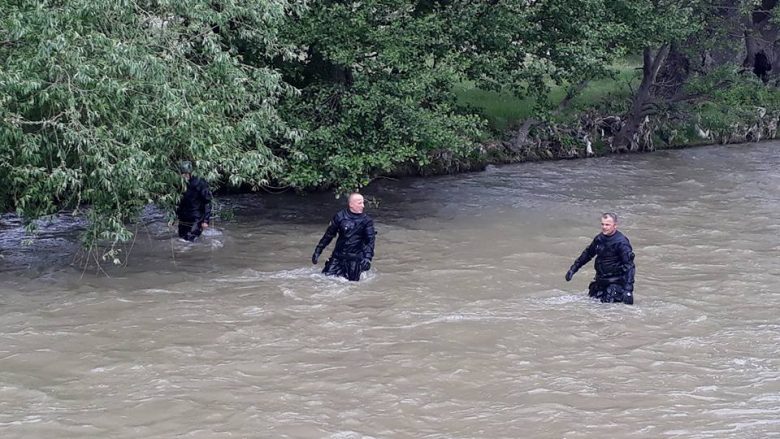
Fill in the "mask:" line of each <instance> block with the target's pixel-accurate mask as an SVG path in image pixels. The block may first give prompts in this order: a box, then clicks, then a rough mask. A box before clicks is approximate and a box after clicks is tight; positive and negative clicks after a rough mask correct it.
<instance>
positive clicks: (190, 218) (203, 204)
mask: <svg viewBox="0 0 780 439" xmlns="http://www.w3.org/2000/svg"><path fill="white" fill-rule="evenodd" d="M179 172H181V175H182V177H184V179H185V180H186V181H187V190H186V191H185V192H184V194H183V195H182V197H181V201H179V207H178V208H177V209H176V216H177V217H178V218H179V238H181V239H184V240H186V241H194V240H195V238H197V237H198V236H200V234H201V233H203V231H204V230H206V229H207V228H208V227H209V221H211V190H210V189H209V185H208V183H206V181H205V180H203V179H202V178H199V177H194V176H193V175H192V163H190V162H188V161H183V162H181V163H179Z"/></svg>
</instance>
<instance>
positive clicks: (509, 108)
mask: <svg viewBox="0 0 780 439" xmlns="http://www.w3.org/2000/svg"><path fill="white" fill-rule="evenodd" d="M638 62H639V63H641V61H638ZM639 63H637V60H633V59H631V60H626V61H625V62H622V63H618V64H615V65H614V66H613V70H614V71H615V76H614V79H612V78H608V79H600V80H596V81H590V82H589V83H588V85H587V86H586V87H585V89H584V90H582V91H581V92H580V94H579V95H578V96H577V97H576V98H574V100H572V102H571V104H570V106H569V109H568V110H569V111H570V112H577V111H581V110H582V109H584V108H588V107H593V106H597V105H598V104H599V103H600V102H603V101H604V100H605V99H607V98H612V99H614V98H619V97H620V96H627V94H628V93H629V92H630V87H629V83H633V86H634V87H636V83H637V81H638V80H639V78H640V72H639V70H637V69H638V67H640V66H641V64H639ZM565 93H566V90H565V89H564V88H563V87H560V86H553V87H552V89H551V90H550V95H549V99H550V101H551V102H554V103H558V102H561V100H563V98H564V96H565ZM455 94H456V95H457V97H458V104H459V105H464V106H466V105H468V106H472V107H475V108H477V109H479V110H480V111H482V113H483V114H484V116H485V117H486V118H487V119H488V124H489V125H490V127H491V128H493V129H494V130H496V131H499V132H502V131H506V130H507V129H510V128H512V127H513V126H514V125H516V124H518V123H519V122H520V121H522V120H524V119H526V118H528V117H529V116H532V113H533V110H534V100H533V99H532V98H524V99H519V98H517V97H516V96H514V95H513V94H512V93H511V92H509V91H507V92H494V91H489V90H482V89H479V88H476V87H474V84H473V83H471V82H463V83H461V84H459V85H458V86H457V87H456V88H455Z"/></svg>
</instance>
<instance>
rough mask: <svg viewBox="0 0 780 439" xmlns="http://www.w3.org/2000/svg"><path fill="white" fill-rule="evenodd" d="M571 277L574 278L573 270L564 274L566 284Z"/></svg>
mask: <svg viewBox="0 0 780 439" xmlns="http://www.w3.org/2000/svg"><path fill="white" fill-rule="evenodd" d="M573 277H574V270H571V269H570V270H569V271H567V272H566V282H569V281H570V280H571V278H573Z"/></svg>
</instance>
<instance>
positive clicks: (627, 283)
mask: <svg viewBox="0 0 780 439" xmlns="http://www.w3.org/2000/svg"><path fill="white" fill-rule="evenodd" d="M620 264H621V269H622V270H623V282H624V285H623V289H624V290H625V291H634V274H635V272H636V266H635V265H634V249H633V248H631V243H630V242H629V241H628V240H627V239H626V240H625V242H624V243H623V244H621V245H620Z"/></svg>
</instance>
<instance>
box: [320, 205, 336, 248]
mask: <svg viewBox="0 0 780 439" xmlns="http://www.w3.org/2000/svg"><path fill="white" fill-rule="evenodd" d="M338 231H339V216H338V214H337V215H334V216H333V219H331V220H330V223H329V224H328V228H327V229H325V234H324V235H322V238H320V242H319V243H318V244H317V248H318V249H320V251H322V250H323V249H324V248H325V247H327V246H328V244H330V242H331V241H333V238H334V237H335V236H336V233H338Z"/></svg>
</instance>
